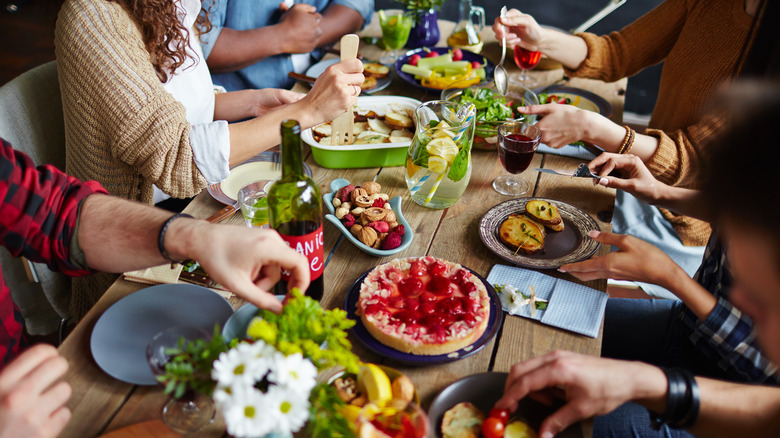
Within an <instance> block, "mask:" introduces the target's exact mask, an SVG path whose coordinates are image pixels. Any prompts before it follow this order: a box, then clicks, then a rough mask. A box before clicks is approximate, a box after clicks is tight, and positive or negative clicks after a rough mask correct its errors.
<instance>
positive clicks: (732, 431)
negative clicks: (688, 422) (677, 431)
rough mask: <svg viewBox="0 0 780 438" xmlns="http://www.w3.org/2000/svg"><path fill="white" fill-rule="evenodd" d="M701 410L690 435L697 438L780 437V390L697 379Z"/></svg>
mask: <svg viewBox="0 0 780 438" xmlns="http://www.w3.org/2000/svg"><path fill="white" fill-rule="evenodd" d="M696 381H697V383H698V384H699V389H700V391H701V409H700V411H699V418H698V420H697V421H696V424H695V425H694V426H693V427H692V428H691V429H690V432H691V433H693V434H694V435H696V436H698V437H720V436H749V437H777V436H778V435H780V388H777V387H770V386H758V385H742V384H736V383H729V382H722V381H717V380H710V379H704V378H697V379H696Z"/></svg>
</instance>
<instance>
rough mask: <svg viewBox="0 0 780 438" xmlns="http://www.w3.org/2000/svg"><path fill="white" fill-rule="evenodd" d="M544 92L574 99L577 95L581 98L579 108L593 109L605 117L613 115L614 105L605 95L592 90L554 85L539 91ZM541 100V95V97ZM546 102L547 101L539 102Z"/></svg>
mask: <svg viewBox="0 0 780 438" xmlns="http://www.w3.org/2000/svg"><path fill="white" fill-rule="evenodd" d="M541 93H544V94H547V95H548V96H549V95H550V94H554V95H556V96H564V97H568V98H570V99H572V101H574V100H575V99H576V98H577V97H579V98H580V100H579V102H578V103H577V105H576V106H577V108H581V109H585V110H588V111H593V112H594V113H599V114H601V115H602V116H604V117H609V116H611V115H612V105H610V104H609V102H607V101H606V100H604V98H603V97H601V96H599V95H598V94H594V93H591V92H590V91H587V90H583V89H581V88H574V87H567V86H565V85H552V86H550V87H547V88H544V89H542V90H541V91H539V94H541ZM539 100H540V101H541V97H540V98H539ZM539 103H545V102H539Z"/></svg>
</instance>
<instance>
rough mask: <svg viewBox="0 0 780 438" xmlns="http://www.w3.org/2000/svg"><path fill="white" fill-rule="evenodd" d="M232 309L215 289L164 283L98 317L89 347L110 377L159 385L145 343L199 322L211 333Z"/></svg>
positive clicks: (140, 293) (131, 297)
mask: <svg viewBox="0 0 780 438" xmlns="http://www.w3.org/2000/svg"><path fill="white" fill-rule="evenodd" d="M232 314H233V307H232V306H231V305H230V303H229V302H228V301H227V300H226V299H224V298H222V297H221V296H220V295H219V294H217V293H216V292H214V291H212V290H210V289H206V288H205V287H201V286H195V285H192V284H162V285H157V286H151V287H148V288H146V289H141V290H139V291H138V292H135V293H133V294H130V295H128V296H126V297H124V298H122V299H121V300H119V301H117V302H116V303H115V304H114V305H113V306H111V307H109V309H108V310H106V312H105V313H103V315H102V316H101V317H100V319H98V321H97V323H96V324H95V328H94V329H93V330H92V339H91V342H90V349H91V350H92V356H93V357H94V358H95V362H97V364H98V366H99V367H100V368H101V369H102V370H103V371H105V372H106V374H108V375H110V376H111V377H113V378H115V379H118V380H121V381H123V382H127V383H133V384H136V385H156V384H157V381H155V379H154V375H153V374H152V371H151V369H150V368H149V364H148V363H147V361H146V346H147V344H149V341H150V340H151V339H152V337H154V335H156V334H157V333H159V332H161V331H163V330H165V329H168V328H172V327H197V328H202V329H203V330H206V331H207V332H208V333H212V332H213V330H214V325H215V324H219V325H220V326H221V325H222V324H224V323H225V321H227V319H228V318H229V317H230V315H232Z"/></svg>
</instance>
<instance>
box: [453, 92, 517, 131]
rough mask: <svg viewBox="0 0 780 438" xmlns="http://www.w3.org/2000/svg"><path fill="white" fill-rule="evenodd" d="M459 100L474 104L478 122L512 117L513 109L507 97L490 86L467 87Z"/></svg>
mask: <svg viewBox="0 0 780 438" xmlns="http://www.w3.org/2000/svg"><path fill="white" fill-rule="evenodd" d="M459 102H460V103H472V104H474V106H475V107H476V108H477V115H476V121H477V123H482V122H503V121H504V120H506V119H511V118H512V114H513V113H512V109H511V108H510V107H509V105H507V103H506V98H505V97H504V96H502V95H500V94H498V93H496V92H494V91H493V90H491V89H489V88H466V89H465V90H463V92H462V93H461V95H460V100H459Z"/></svg>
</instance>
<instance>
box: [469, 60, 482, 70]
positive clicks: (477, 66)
mask: <svg viewBox="0 0 780 438" xmlns="http://www.w3.org/2000/svg"><path fill="white" fill-rule="evenodd" d="M471 68H475V69H476V68H482V64H480V63H479V61H474V62H472V63H471Z"/></svg>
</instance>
